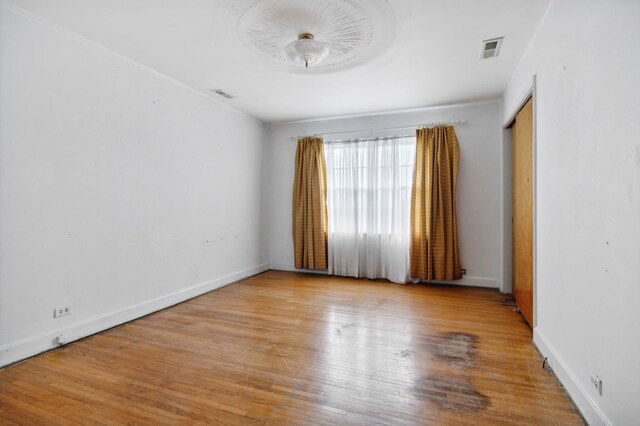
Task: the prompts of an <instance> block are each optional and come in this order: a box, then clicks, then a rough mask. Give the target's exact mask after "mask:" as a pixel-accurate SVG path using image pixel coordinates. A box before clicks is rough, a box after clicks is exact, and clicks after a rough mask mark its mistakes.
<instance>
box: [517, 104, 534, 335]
mask: <svg viewBox="0 0 640 426" xmlns="http://www.w3.org/2000/svg"><path fill="white" fill-rule="evenodd" d="M532 114H533V109H532V101H531V99H529V101H528V102H527V103H526V104H525V106H524V107H522V109H521V110H520V112H519V113H518V115H517V116H516V119H515V123H514V125H513V127H512V166H513V171H512V173H513V176H512V179H513V195H512V197H513V206H512V208H513V246H512V263H513V264H512V271H513V282H512V286H513V289H512V291H513V297H514V298H515V300H516V306H517V307H518V309H519V310H520V313H521V314H522V316H523V317H524V318H525V320H527V322H528V323H529V325H530V326H531V327H532V328H533V174H532V155H533V115H532Z"/></svg>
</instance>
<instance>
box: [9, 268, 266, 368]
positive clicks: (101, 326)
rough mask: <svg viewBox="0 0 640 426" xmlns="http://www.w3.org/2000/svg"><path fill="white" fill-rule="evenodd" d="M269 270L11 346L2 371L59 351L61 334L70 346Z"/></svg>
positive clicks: (173, 295)
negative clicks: (55, 349)
mask: <svg viewBox="0 0 640 426" xmlns="http://www.w3.org/2000/svg"><path fill="white" fill-rule="evenodd" d="M267 270H269V263H263V264H261V265H257V266H254V267H251V268H247V269H244V270H242V271H238V272H235V273H233V274H229V275H225V276H224V277H220V278H216V279H214V280H210V281H207V282H204V283H201V284H197V285H194V286H192V287H188V288H185V289H182V290H179V291H176V292H175V293H171V294H167V295H165V296H160V297H158V298H156V299H152V300H149V301H147V302H144V303H140V304H138V305H135V306H131V307H129V308H125V309H122V310H120V311H117V312H111V313H108V314H106V315H102V316H99V317H96V318H93V319H90V320H87V321H84V322H81V323H79V324H74V325H72V326H70V327H66V328H63V329H58V330H55V331H52V332H50V333H45V334H41V335H39V336H35V337H29V338H27V339H23V340H20V341H17V342H12V343H9V344H7V345H4V346H2V347H0V368H1V367H3V366H6V365H8V364H12V363H14V362H17V361H20V360H23V359H26V358H29V357H31V356H34V355H37V354H39V353H41V352H46V351H48V350H50V349H53V348H55V347H56V346H57V345H56V343H55V338H56V336H58V335H60V334H64V335H65V336H66V338H67V341H68V342H72V341H74V340H78V339H82V338H83V337H87V336H90V335H92V334H95V333H99V332H101V331H104V330H107V329H109V328H111V327H115V326H118V325H121V324H124V323H126V322H128V321H131V320H134V319H136V318H140V317H143V316H145V315H149V314H151V313H153V312H156V311H159V310H161V309H165V308H168V307H169V306H172V305H175V304H177V303H180V302H184V301H185V300H189V299H192V298H194V297H196V296H200V295H202V294H204V293H208V292H210V291H212V290H216V289H219V288H221V287H224V286H226V285H229V284H232V283H234V282H236V281H239V280H242V279H245V278H248V277H250V276H252V275H256V274H259V273H261V272H264V271H267Z"/></svg>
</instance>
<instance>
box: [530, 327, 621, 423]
mask: <svg viewBox="0 0 640 426" xmlns="http://www.w3.org/2000/svg"><path fill="white" fill-rule="evenodd" d="M533 343H534V344H535V345H536V347H537V348H538V350H539V351H540V353H541V354H542V356H544V357H546V358H547V365H548V366H549V367H550V368H551V370H552V371H553V373H554V374H555V375H556V377H557V378H558V380H559V381H560V383H562V386H564V388H565V390H566V391H567V393H568V394H569V397H571V399H572V400H573V403H574V404H575V405H576V407H577V408H578V410H579V411H580V414H582V417H584V419H585V420H586V421H587V423H588V424H589V425H591V426H594V425H607V426H610V425H612V424H613V423H611V421H610V420H609V419H608V418H607V416H606V415H605V414H604V413H603V412H602V410H601V409H600V407H598V404H597V403H596V402H595V401H594V400H593V399H592V398H591V397H590V396H589V394H588V393H587V391H586V390H585V389H584V388H583V387H582V386H581V385H580V383H579V382H578V380H577V379H576V376H575V374H574V373H573V372H572V371H571V369H570V368H569V366H568V365H567V364H566V362H565V361H564V360H563V359H562V357H561V356H560V354H558V352H557V351H556V350H555V349H554V347H553V346H552V345H551V344H550V343H549V341H548V340H547V339H546V338H545V337H544V335H543V334H542V332H541V331H540V328H539V327H536V328H535V329H534V330H533Z"/></svg>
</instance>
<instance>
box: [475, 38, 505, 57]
mask: <svg viewBox="0 0 640 426" xmlns="http://www.w3.org/2000/svg"><path fill="white" fill-rule="evenodd" d="M501 44H502V37H498V38H492V39H490V40H485V41H483V42H482V53H481V55H480V57H481V58H482V59H487V58H495V57H496V56H498V52H499V51H500V45H501Z"/></svg>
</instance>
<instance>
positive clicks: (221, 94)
mask: <svg viewBox="0 0 640 426" xmlns="http://www.w3.org/2000/svg"><path fill="white" fill-rule="evenodd" d="M212 92H214V93H217V94H218V95H220V96H222V97H223V98H227V99H233V98H234V97H235V96H233V95H230V94H229V93H227V92H225V91H224V90H222V89H214V90H212Z"/></svg>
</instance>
